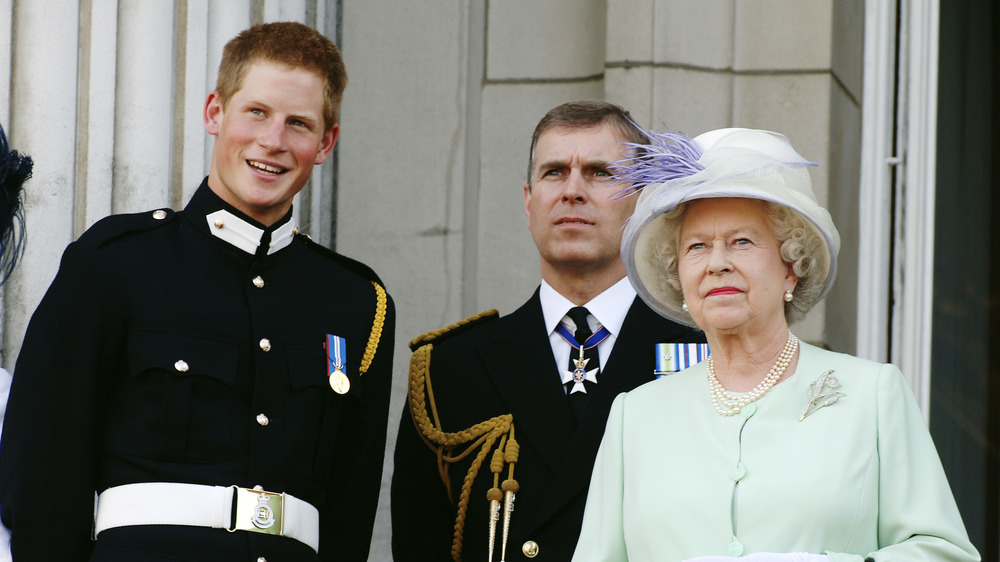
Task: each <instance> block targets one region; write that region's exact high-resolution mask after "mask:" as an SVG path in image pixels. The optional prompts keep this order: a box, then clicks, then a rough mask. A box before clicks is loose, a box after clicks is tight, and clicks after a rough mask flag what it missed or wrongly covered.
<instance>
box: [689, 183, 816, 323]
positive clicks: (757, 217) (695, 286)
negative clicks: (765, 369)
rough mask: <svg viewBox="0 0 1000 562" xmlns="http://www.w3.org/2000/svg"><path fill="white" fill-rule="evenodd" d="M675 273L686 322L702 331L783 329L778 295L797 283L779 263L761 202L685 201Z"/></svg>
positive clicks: (779, 258)
mask: <svg viewBox="0 0 1000 562" xmlns="http://www.w3.org/2000/svg"><path fill="white" fill-rule="evenodd" d="M677 271H678V274H679V277H680V283H681V289H682V290H683V292H684V302H685V303H687V305H688V309H689V312H690V314H691V317H692V318H693V319H694V321H695V323H697V324H698V326H699V327H700V328H702V329H703V330H705V331H706V332H708V333H711V332H716V333H738V332H743V331H746V332H748V333H767V334H769V333H772V332H773V331H775V330H783V329H787V322H786V321H785V313H784V308H785V307H784V300H783V296H784V293H785V291H786V290H792V289H794V288H795V284H796V283H797V281H798V279H797V278H796V277H795V275H794V273H792V270H791V267H790V266H789V265H788V264H786V263H785V262H784V261H782V259H781V254H780V247H779V244H778V240H777V239H776V238H775V236H774V233H773V232H772V230H771V227H770V225H769V223H768V220H767V215H766V210H765V204H764V203H763V202H761V201H757V200H753V199H741V198H717V199H698V200H695V201H692V202H690V203H689V204H688V207H687V210H686V211H685V212H684V215H683V216H682V217H681V225H680V232H679V238H678V245H677Z"/></svg>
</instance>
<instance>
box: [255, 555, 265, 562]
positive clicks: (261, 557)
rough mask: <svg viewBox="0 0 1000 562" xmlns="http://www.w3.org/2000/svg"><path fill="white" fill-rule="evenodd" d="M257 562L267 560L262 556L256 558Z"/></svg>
mask: <svg viewBox="0 0 1000 562" xmlns="http://www.w3.org/2000/svg"><path fill="white" fill-rule="evenodd" d="M257 562H267V558H264V557H263V556H258V557H257Z"/></svg>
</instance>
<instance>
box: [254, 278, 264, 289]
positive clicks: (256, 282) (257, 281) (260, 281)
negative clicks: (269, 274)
mask: <svg viewBox="0 0 1000 562" xmlns="http://www.w3.org/2000/svg"><path fill="white" fill-rule="evenodd" d="M253 286H254V287H257V288H258V289H261V288H263V287H264V278H263V277H261V276H260V275H258V276H257V277H254V278H253Z"/></svg>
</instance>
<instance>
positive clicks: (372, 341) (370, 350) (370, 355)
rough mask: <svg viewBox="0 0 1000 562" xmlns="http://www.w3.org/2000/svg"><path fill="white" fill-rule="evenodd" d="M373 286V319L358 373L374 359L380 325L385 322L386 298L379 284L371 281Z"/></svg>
mask: <svg viewBox="0 0 1000 562" xmlns="http://www.w3.org/2000/svg"><path fill="white" fill-rule="evenodd" d="M372 285H374V286H375V319H374V320H372V333H371V335H369V336H368V345H367V346H365V354H364V356H363V357H361V368H360V369H358V375H363V374H365V373H367V372H368V367H371V365H372V360H374V359H375V350H377V349H378V342H379V340H381V339H382V325H383V324H385V309H386V306H385V305H386V298H385V289H383V288H382V286H381V285H379V284H378V283H376V282H374V281H372Z"/></svg>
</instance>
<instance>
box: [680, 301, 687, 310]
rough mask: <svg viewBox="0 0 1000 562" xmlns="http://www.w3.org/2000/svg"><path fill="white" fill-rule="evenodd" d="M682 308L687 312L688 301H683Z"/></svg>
mask: <svg viewBox="0 0 1000 562" xmlns="http://www.w3.org/2000/svg"><path fill="white" fill-rule="evenodd" d="M681 310H683V311H684V312H687V311H688V303H686V302H684V301H681Z"/></svg>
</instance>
